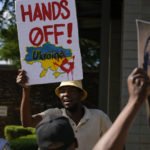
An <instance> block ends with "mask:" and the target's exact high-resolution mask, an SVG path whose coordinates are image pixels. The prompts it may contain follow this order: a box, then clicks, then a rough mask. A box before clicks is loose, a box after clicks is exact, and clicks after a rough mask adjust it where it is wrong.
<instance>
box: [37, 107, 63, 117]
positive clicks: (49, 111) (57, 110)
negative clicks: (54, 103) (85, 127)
mask: <svg viewBox="0 0 150 150" xmlns="http://www.w3.org/2000/svg"><path fill="white" fill-rule="evenodd" d="M53 114H55V115H61V114H62V109H60V108H49V109H47V110H45V111H43V112H41V113H39V115H41V116H47V115H53Z"/></svg>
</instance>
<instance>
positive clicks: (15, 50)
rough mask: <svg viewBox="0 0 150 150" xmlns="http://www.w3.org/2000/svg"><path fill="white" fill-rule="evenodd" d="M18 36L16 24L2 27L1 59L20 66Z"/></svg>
mask: <svg viewBox="0 0 150 150" xmlns="http://www.w3.org/2000/svg"><path fill="white" fill-rule="evenodd" d="M17 37H18V36H17V28H16V25H8V27H7V29H5V28H3V29H1V33H0V43H1V44H0V56H1V60H6V61H8V60H9V61H11V63H12V65H13V66H14V67H16V68H20V53H19V45H18V38H17Z"/></svg>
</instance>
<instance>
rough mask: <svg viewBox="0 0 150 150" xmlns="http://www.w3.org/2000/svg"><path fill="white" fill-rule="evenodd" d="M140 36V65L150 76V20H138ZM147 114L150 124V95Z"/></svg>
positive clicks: (138, 34) (147, 102)
mask: <svg viewBox="0 0 150 150" xmlns="http://www.w3.org/2000/svg"><path fill="white" fill-rule="evenodd" d="M136 24H137V36H138V66H139V67H141V68H144V70H145V71H146V72H147V74H148V76H149V77H150V22H147V21H143V20H136ZM146 109H147V116H148V120H149V126H150V96H149V97H148V100H147V101H146Z"/></svg>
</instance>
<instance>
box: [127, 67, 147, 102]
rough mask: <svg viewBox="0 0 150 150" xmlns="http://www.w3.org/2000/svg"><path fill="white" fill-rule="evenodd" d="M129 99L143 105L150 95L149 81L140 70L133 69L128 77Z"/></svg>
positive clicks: (145, 74)
mask: <svg viewBox="0 0 150 150" xmlns="http://www.w3.org/2000/svg"><path fill="white" fill-rule="evenodd" d="M127 82H128V90H129V96H130V99H134V100H136V101H137V102H138V103H143V102H144V101H145V100H146V99H147V97H148V95H150V79H149V77H148V75H147V73H146V72H145V71H144V69H142V68H135V69H134V70H133V72H132V73H131V74H130V75H129V77H128V80H127Z"/></svg>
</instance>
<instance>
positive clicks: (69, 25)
mask: <svg viewBox="0 0 150 150" xmlns="http://www.w3.org/2000/svg"><path fill="white" fill-rule="evenodd" d="M67 27H68V38H71V37H72V23H68V26H67ZM67 43H68V44H71V43H72V40H70V39H68V40H67Z"/></svg>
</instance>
